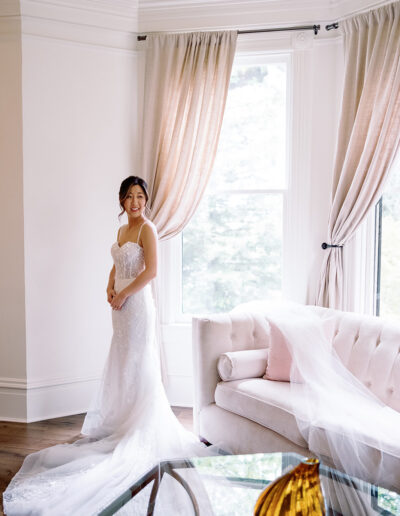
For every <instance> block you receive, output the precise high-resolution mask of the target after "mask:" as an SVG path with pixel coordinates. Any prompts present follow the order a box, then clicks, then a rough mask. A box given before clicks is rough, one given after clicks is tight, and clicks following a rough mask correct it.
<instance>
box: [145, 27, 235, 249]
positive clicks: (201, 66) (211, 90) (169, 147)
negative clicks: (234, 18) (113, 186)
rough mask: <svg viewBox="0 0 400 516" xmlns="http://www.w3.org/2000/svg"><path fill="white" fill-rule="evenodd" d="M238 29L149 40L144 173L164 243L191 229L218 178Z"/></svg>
mask: <svg viewBox="0 0 400 516" xmlns="http://www.w3.org/2000/svg"><path fill="white" fill-rule="evenodd" d="M236 40H237V32H236V31H227V32H204V33H190V34H167V35H150V36H148V41H147V48H146V71H145V86H144V87H145V95H144V97H145V98H144V115H143V134H142V160H141V163H142V168H141V170H142V174H143V175H144V177H146V179H147V181H148V184H149V194H150V202H149V207H150V216H149V217H150V219H151V220H152V221H153V222H154V224H155V225H156V227H157V230H158V234H159V237H160V239H165V238H170V237H172V236H174V235H176V234H177V233H179V232H180V231H182V229H183V228H184V226H185V225H186V224H187V223H188V222H189V220H190V218H191V217H192V215H193V214H194V212H195V210H196V208H197V206H198V204H199V202H200V199H201V197H202V195H203V192H204V190H205V187H206V185H207V182H208V179H209V177H210V174H211V170H212V166H213V163H214V158H215V154H216V150H217V144H218V138H219V134H220V131H221V125H222V119H223V114H224V109H225V103H226V97H227V94H228V87H229V80H230V75H231V70H232V63H233V58H234V55H235V48H236Z"/></svg>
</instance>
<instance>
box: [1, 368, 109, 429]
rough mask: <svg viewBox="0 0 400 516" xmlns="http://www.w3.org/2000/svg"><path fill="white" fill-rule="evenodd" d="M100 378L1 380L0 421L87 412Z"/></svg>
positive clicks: (38, 419) (16, 420)
mask: <svg viewBox="0 0 400 516" xmlns="http://www.w3.org/2000/svg"><path fill="white" fill-rule="evenodd" d="M98 385H99V378H97V377H93V376H92V377H88V378H73V379H67V378H65V379H56V380H49V381H40V382H34V383H31V384H30V385H29V384H27V383H26V382H24V381H22V380H21V381H20V380H16V379H12V378H7V379H5V378H3V379H1V380H0V421H14V422H18V423H32V422H34V421H43V420H46V419H53V418H57V417H63V416H70V415H73V414H81V413H83V412H87V410H88V407H89V404H90V401H91V399H92V398H93V396H94V394H95V392H96V390H97V387H98Z"/></svg>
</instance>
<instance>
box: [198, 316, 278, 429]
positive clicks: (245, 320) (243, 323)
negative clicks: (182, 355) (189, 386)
mask: <svg viewBox="0 0 400 516" xmlns="http://www.w3.org/2000/svg"><path fill="white" fill-rule="evenodd" d="M266 324H267V326H268V323H266V321H265V319H263V318H262V317H260V316H259V315H257V314H256V315H254V314H249V313H233V312H230V313H223V314H212V315H208V316H204V317H193V318H192V346H193V377H194V409H193V419H194V427H195V429H196V430H197V431H198V415H199V414H200V412H201V410H202V408H204V407H206V406H208V405H210V404H211V403H215V399H214V393H215V389H216V387H217V383H218V382H219V381H220V377H219V375H218V370H217V363H218V358H219V356H220V355H221V354H222V353H226V352H227V351H240V350H245V349H260V348H266V347H268V346H269V334H268V329H267V330H266Z"/></svg>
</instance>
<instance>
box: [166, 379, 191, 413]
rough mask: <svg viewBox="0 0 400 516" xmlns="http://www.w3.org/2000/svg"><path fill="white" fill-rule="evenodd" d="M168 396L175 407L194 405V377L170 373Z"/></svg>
mask: <svg viewBox="0 0 400 516" xmlns="http://www.w3.org/2000/svg"><path fill="white" fill-rule="evenodd" d="M168 380H169V384H168V386H167V389H166V391H167V397H168V401H169V404H170V405H172V406H173V407H193V377H192V376H183V375H168Z"/></svg>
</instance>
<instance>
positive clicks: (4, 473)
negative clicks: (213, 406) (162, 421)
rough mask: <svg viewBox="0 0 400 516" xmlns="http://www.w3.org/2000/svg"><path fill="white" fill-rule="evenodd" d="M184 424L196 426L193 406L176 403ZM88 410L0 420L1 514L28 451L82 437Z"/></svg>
mask: <svg viewBox="0 0 400 516" xmlns="http://www.w3.org/2000/svg"><path fill="white" fill-rule="evenodd" d="M172 410H173V411H174V414H175V415H176V416H177V418H178V419H179V421H180V422H181V423H182V425H183V426H184V427H185V428H187V429H188V430H192V429H193V415H192V409H191V408H181V407H172ZM84 417H85V414H77V415H75V416H66V417H59V418H57V419H48V420H46V421H38V422H37V423H29V424H26V423H8V422H4V421H0V493H1V497H0V515H1V516H2V515H3V492H4V490H5V488H6V487H7V485H8V483H9V482H10V480H11V478H12V477H13V476H14V475H15V473H16V472H17V471H18V470H19V468H20V467H21V464H22V462H23V460H24V458H25V456H26V455H29V454H30V453H33V452H35V451H38V450H41V449H42V448H47V447H48V446H53V445H55V444H60V443H66V442H74V441H76V439H78V438H79V437H80V430H81V428H82V423H83V420H84Z"/></svg>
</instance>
